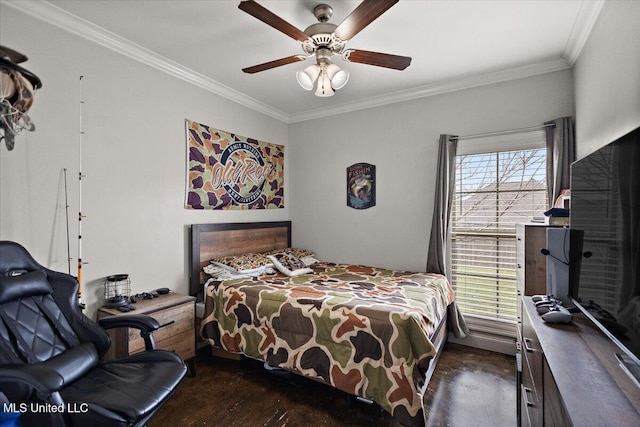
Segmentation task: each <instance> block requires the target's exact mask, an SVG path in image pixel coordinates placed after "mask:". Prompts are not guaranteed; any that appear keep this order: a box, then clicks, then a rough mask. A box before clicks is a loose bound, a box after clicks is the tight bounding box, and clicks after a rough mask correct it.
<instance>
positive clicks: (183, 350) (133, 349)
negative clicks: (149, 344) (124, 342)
mask: <svg viewBox="0 0 640 427" xmlns="http://www.w3.org/2000/svg"><path fill="white" fill-rule="evenodd" d="M193 334H194V330H193V329H189V330H186V331H184V332H182V333H179V334H176V335H171V336H168V337H167V338H165V339H163V340H161V341H156V348H157V349H158V350H168V351H173V352H174V353H176V354H178V356H180V357H182V358H183V359H184V360H187V359H190V358H192V357H194V356H195V355H196V342H195V340H194V339H193V337H194V335H193ZM137 341H140V342H141V343H142V345H138V342H137ZM141 351H144V342H143V341H142V339H140V340H136V342H130V343H129V352H130V354H134V353H140V352H141Z"/></svg>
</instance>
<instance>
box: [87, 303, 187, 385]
mask: <svg viewBox="0 0 640 427" xmlns="http://www.w3.org/2000/svg"><path fill="white" fill-rule="evenodd" d="M134 305H135V307H136V309H135V310H133V311H130V312H129V313H122V312H120V311H118V310H117V309H113V308H104V307H102V308H99V309H98V319H101V318H103V317H107V316H120V315H123V314H146V315H147V316H151V317H153V318H154V319H156V320H157V321H158V322H159V323H160V328H159V329H158V330H156V331H154V333H153V337H154V339H155V342H156V348H157V349H162V350H169V351H173V352H175V353H177V354H178V355H179V356H180V357H182V359H183V360H185V361H187V362H189V368H190V370H191V373H192V374H194V372H195V371H194V367H193V359H194V357H195V355H196V341H195V340H196V336H195V297H192V296H186V295H181V294H177V293H173V292H171V293H169V294H166V295H160V296H158V297H156V298H153V299H139V300H138V301H137V302H136V303H135V304H134ZM108 332H109V335H110V336H111V348H110V349H109V351H108V352H107V354H106V355H105V358H106V359H107V360H113V359H117V358H120V357H124V356H127V355H130V354H134V353H139V352H141V351H144V340H143V339H142V337H140V331H138V330H137V329H133V328H131V329H129V328H117V329H111V330H109V331H108Z"/></svg>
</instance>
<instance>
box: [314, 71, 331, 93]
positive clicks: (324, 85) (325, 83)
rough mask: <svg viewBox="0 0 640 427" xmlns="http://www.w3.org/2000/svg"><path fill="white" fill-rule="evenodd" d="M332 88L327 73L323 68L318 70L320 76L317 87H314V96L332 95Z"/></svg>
mask: <svg viewBox="0 0 640 427" xmlns="http://www.w3.org/2000/svg"><path fill="white" fill-rule="evenodd" d="M334 93H335V92H334V90H333V88H332V87H331V79H330V78H329V76H328V75H327V72H326V71H325V70H322V71H321V72H320V77H318V87H317V88H316V93H315V95H316V96H321V97H327V96H332V95H333V94H334Z"/></svg>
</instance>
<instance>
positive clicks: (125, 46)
mask: <svg viewBox="0 0 640 427" xmlns="http://www.w3.org/2000/svg"><path fill="white" fill-rule="evenodd" d="M604 2H605V0H596V1H583V2H582V5H581V8H580V11H579V13H578V17H577V18H576V22H575V23H574V26H573V30H572V32H571V35H570V38H569V41H568V43H567V46H566V48H565V51H564V54H563V57H562V58H558V59H552V60H549V61H545V62H539V63H535V64H529V65H524V66H520V67H514V68H510V69H507V70H500V71H495V72H491V73H485V74H479V75H473V76H467V77H463V78H460V79H455V80H447V81H441V82H435V83H433V84H428V85H424V86H419V87H415V88H411V89H406V90H402V91H398V92H394V93H391V94H387V95H380V96H374V97H370V98H366V99H362V100H359V101H355V102H350V103H344V104H336V105H332V106H331V107H328V108H322V109H315V110H309V111H303V112H300V113H294V114H286V113H284V112H283V111H280V110H278V109H276V108H274V107H272V106H271V105H269V104H266V103H263V102H261V101H258V100H256V99H254V98H252V97H250V96H247V95H246V94H243V93H242V92H239V91H237V90H235V89H233V88H231V87H229V86H226V85H224V84H222V83H220V82H217V81H215V80H213V79H211V78H209V77H206V76H204V75H203V74H200V73H198V72H196V71H194V70H191V69H189V68H187V67H185V66H183V65H181V64H179V63H177V62H175V61H172V60H170V59H168V58H166V57H164V56H162V55H158V54H157V53H155V52H153V51H151V50H149V49H147V48H145V47H142V46H140V45H138V44H136V43H133V42H131V41H130V40H128V39H125V38H123V37H121V36H119V35H117V34H115V33H112V32H110V31H108V30H105V29H104V28H102V27H99V26H97V25H95V24H93V23H91V22H89V21H87V20H85V19H82V18H80V17H78V16H76V15H73V14H71V13H69V12H66V11H65V10H63V9H60V8H59V7H57V6H55V5H53V4H51V3H49V2H47V1H42V0H41V1H19V0H2V4H3V5H6V6H10V7H12V8H14V9H16V10H18V11H20V12H22V13H25V14H27V15H29V16H31V17H33V18H36V19H39V20H41V21H44V22H47V23H49V24H51V25H54V26H56V27H58V28H61V29H63V30H65V31H68V32H70V33H72V34H75V35H76V36H78V37H82V38H85V39H87V40H89V41H92V42H94V43H96V44H98V45H100V46H103V47H106V48H107V49H110V50H113V51H115V52H117V53H119V54H122V55H124V56H127V57H129V58H131V59H133V60H136V61H138V62H141V63H143V64H146V65H148V66H150V67H153V68H155V69H156V70H159V71H162V72H164V73H167V74H169V75H171V76H173V77H175V78H178V79H180V80H183V81H185V82H187V83H190V84H193V85H195V86H197V87H200V88H202V89H204V90H206V91H208V92H211V93H214V94H216V95H219V96H221V97H223V98H226V99H229V100H231V101H233V102H236V103H238V104H240V105H243V106H245V107H247V108H250V109H252V110H255V111H257V112H259V113H262V114H264V115H266V116H269V117H272V118H274V119H276V120H279V121H281V122H284V123H286V124H291V123H297V122H302V121H306V120H313V119H318V118H323V117H328V116H333V115H336V114H344V113H348V112H353V111H357V110H362V109H367V108H374V107H379V106H383V105H387V104H393V103H397V102H403V101H409V100H413V99H418V98H424V97H428V96H434V95H440V94H444V93H449V92H455V91H459V90H463V89H470V88H474V87H479V86H484V85H489V84H494V83H500V82H505V81H509V80H516V79H521V78H525V77H531V76H535V75H539V74H545V73H550V72H553V71H560V70H565V69H568V68H571V67H572V66H573V64H574V63H575V61H576V59H577V58H578V56H579V54H580V52H581V50H582V48H583V47H584V44H585V42H586V40H587V38H588V36H589V33H590V32H591V30H592V28H593V26H594V24H595V22H596V20H597V17H598V15H599V13H600V11H601V9H602V6H603V5H604Z"/></svg>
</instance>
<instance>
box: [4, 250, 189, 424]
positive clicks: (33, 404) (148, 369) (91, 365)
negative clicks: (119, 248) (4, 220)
mask: <svg viewBox="0 0 640 427" xmlns="http://www.w3.org/2000/svg"><path fill="white" fill-rule="evenodd" d="M77 290H78V282H77V281H76V279H75V278H74V277H72V276H70V275H68V274H63V273H57V272H54V271H51V270H49V269H47V268H45V267H43V266H42V265H40V264H38V263H37V262H36V261H35V260H34V259H33V258H32V257H31V255H30V254H29V253H28V252H27V251H26V249H25V248H23V247H22V246H20V245H19V244H17V243H13V242H8V241H0V408H1V409H2V411H0V415H2V412H3V411H4V412H5V414H4V415H5V417H6V415H7V412H13V413H14V414H13V416H15V417H18V416H19V419H20V422H21V423H22V425H23V426H25V427H27V426H91V427H100V426H143V425H145V424H146V423H147V422H148V421H149V419H151V417H152V416H153V415H154V414H155V413H156V412H157V411H158V410H159V409H160V408H161V407H162V405H163V404H164V403H165V402H166V401H167V400H168V399H169V397H170V396H171V395H172V394H173V391H174V390H175V388H176V386H177V385H178V383H179V382H180V380H181V379H182V378H183V377H184V375H185V373H186V366H185V364H184V362H183V361H182V359H180V357H179V356H177V355H176V354H174V353H172V352H168V351H162V350H155V349H154V347H155V344H154V341H153V334H152V332H153V330H155V329H157V328H158V327H159V325H158V322H157V321H156V320H155V319H153V318H151V317H148V316H143V315H123V316H111V317H109V318H105V319H102V320H101V321H100V326H102V327H103V328H111V327H132V328H136V329H139V330H140V331H141V335H142V336H143V337H144V338H145V345H146V351H144V352H142V353H138V354H135V355H132V356H128V357H124V358H122V359H119V360H116V361H109V362H101V361H100V358H101V357H102V356H103V355H104V354H105V352H106V351H107V350H108V348H109V346H110V344H111V343H110V339H109V335H108V334H107V333H106V332H105V330H104V329H103V328H101V327H100V326H98V325H97V324H96V323H95V322H93V321H91V320H90V319H89V318H88V317H86V316H85V315H83V314H82V312H81V310H80V309H79V308H78V301H77V296H76V293H77Z"/></svg>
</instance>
